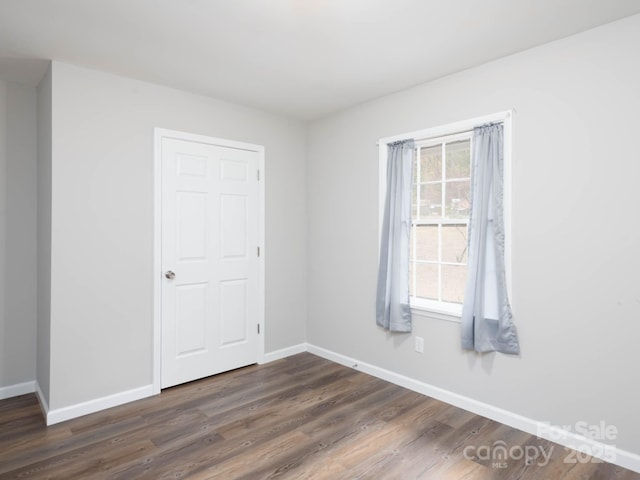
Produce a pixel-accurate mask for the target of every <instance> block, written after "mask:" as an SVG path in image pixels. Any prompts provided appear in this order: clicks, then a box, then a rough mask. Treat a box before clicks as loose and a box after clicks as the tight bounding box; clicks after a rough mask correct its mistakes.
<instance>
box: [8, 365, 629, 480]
mask: <svg viewBox="0 0 640 480" xmlns="http://www.w3.org/2000/svg"><path fill="white" fill-rule="evenodd" d="M482 446H484V447H486V448H487V449H489V450H490V449H491V448H496V447H497V446H504V447H506V448H512V449H513V448H520V449H521V450H520V451H524V450H525V449H529V451H530V452H533V451H534V449H545V452H549V451H551V452H552V455H551V457H550V460H549V462H548V464H547V463H542V462H539V461H536V459H533V460H532V459H529V460H530V461H529V462H526V461H525V459H524V458H507V459H506V460H505V461H500V460H504V459H501V458H497V459H496V458H493V457H491V456H487V455H484V456H483V455H473V454H472V453H473V452H474V451H475V452H476V453H477V450H474V449H477V448H478V447H482ZM469 449H471V450H469ZM496 451H497V450H496ZM470 452H471V453H470ZM515 456H517V455H515ZM570 456H571V452H570V451H568V450H566V449H565V448H564V447H562V446H560V445H556V444H553V443H551V442H549V441H547V440H544V439H539V438H536V437H535V436H532V435H529V434H527V433H525V432H521V431H519V430H516V429H513V428H510V427H507V426H505V425H502V424H500V423H497V422H495V421H492V420H489V419H486V418H483V417H481V416H478V415H475V414H472V413H470V412H467V411H464V410H461V409H459V408H456V407H453V406H451V405H447V404H445V403H443V402H439V401H437V400H435V399H432V398H429V397H425V396H423V395H420V394H418V393H416V392H412V391H409V390H406V389H404V388H401V387H398V386H396V385H393V384H390V383H388V382H385V381H383V380H380V379H378V378H374V377H371V376H369V375H366V374H364V373H362V372H360V371H357V370H355V369H350V368H346V367H343V366H340V365H337V364H335V363H332V362H329V361H327V360H324V359H322V358H320V357H317V356H315V355H311V354H308V353H304V354H299V355H295V356H292V357H288V358H285V359H281V360H278V361H275V362H271V363H269V364H266V365H260V366H258V365H254V366H250V367H247V368H243V369H238V370H234V371H231V372H226V373H224V374H221V375H217V376H215V377H211V378H206V379H203V380H199V381H196V382H191V383H187V384H184V385H179V386H176V387H173V388H170V389H166V390H164V391H163V392H162V394H160V395H158V396H155V397H151V398H147V399H143V400H139V401H136V402H132V403H130V404H127V405H122V406H119V407H115V408H113V409H109V410H106V411H103V412H98V413H96V414H93V415H87V416H85V417H81V418H77V419H74V420H70V421H68V422H64V423H61V424H58V425H54V426H51V427H46V426H45V425H44V422H43V419H42V414H41V412H40V408H39V405H38V402H37V400H36V398H35V396H34V395H32V394H31V395H23V396H21V397H15V398H11V399H5V400H2V401H0V480H5V479H6V480H8V479H17V478H21V479H24V478H26V479H60V480H70V479H72V480H75V479H91V480H111V479H122V480H130V479H150V480H151V479H153V480H158V479H169V478H171V479H176V478H188V479H195V480H200V479H224V480H261V479H269V480H276V479H279V480H282V479H296V480H299V479H310V480H311V479H313V480H315V479H319V480H322V479H330V480H342V479H375V480H387V479H399V480H410V479H435V480H440V479H455V480H458V479H469V480H484V479H491V480H502V479H504V480H548V479H551V480H555V479H568V480H573V479H591V480H599V479H603V480H605V479H606V480H640V474H637V473H634V472H631V471H629V470H625V469H623V468H621V467H618V466H615V465H611V464H608V463H603V462H599V461H596V460H595V459H591V458H590V457H584V458H582V457H581V459H582V461H581V462H576V463H571V462H569V461H567V458H568V457H569V458H577V457H575V454H574V456H573V457H570ZM496 460H497V461H496Z"/></svg>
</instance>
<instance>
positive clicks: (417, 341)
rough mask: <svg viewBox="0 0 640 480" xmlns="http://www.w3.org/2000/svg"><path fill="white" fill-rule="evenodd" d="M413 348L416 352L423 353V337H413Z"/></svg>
mask: <svg viewBox="0 0 640 480" xmlns="http://www.w3.org/2000/svg"><path fill="white" fill-rule="evenodd" d="M414 348H415V350H416V352H418V353H424V338H422V337H414Z"/></svg>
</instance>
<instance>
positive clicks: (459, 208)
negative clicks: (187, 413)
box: [445, 180, 471, 218]
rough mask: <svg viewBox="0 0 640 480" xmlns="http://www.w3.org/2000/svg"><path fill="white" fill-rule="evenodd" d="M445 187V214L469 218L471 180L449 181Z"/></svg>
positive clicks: (450, 216) (451, 216) (452, 216)
mask: <svg viewBox="0 0 640 480" xmlns="http://www.w3.org/2000/svg"><path fill="white" fill-rule="evenodd" d="M445 189H446V190H445V202H446V203H445V206H446V208H445V216H447V217H448V218H469V206H470V197H471V184H470V182H469V180H463V181H459V182H447V183H446V184H445Z"/></svg>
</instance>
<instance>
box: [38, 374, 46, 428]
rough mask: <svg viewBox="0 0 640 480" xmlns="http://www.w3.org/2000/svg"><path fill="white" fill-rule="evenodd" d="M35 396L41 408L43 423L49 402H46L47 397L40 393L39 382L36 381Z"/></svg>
mask: <svg viewBox="0 0 640 480" xmlns="http://www.w3.org/2000/svg"><path fill="white" fill-rule="evenodd" d="M36 397H38V403H39V404H40V410H42V416H43V417H44V419H45V423H46V421H47V412H48V411H49V404H48V403H47V399H46V398H45V396H44V393H42V389H41V388H40V384H39V383H38V382H37V381H36Z"/></svg>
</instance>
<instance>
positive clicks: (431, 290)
mask: <svg viewBox="0 0 640 480" xmlns="http://www.w3.org/2000/svg"><path fill="white" fill-rule="evenodd" d="M414 268H415V269H416V292H415V296H416V297H420V298H430V299H432V300H438V266H437V265H429V264H422V263H416V264H415V265H414Z"/></svg>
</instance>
